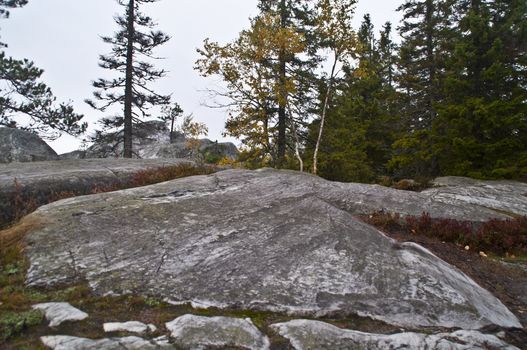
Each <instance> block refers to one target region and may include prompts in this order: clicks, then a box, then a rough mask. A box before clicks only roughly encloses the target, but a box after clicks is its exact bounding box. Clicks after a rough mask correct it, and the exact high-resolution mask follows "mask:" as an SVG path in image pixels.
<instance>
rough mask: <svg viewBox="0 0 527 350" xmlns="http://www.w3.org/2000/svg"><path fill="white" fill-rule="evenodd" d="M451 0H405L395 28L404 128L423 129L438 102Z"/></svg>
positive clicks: (447, 36)
mask: <svg viewBox="0 0 527 350" xmlns="http://www.w3.org/2000/svg"><path fill="white" fill-rule="evenodd" d="M453 1H455V0H406V2H405V3H404V4H403V5H401V7H399V9H398V10H399V11H401V12H402V13H403V21H402V25H401V27H400V28H399V32H400V35H401V37H402V38H403V42H402V44H401V47H400V56H401V59H400V64H399V76H398V84H399V87H400V89H401V90H402V91H404V92H405V93H406V95H407V96H406V98H407V101H408V104H407V109H406V111H405V112H406V114H407V120H408V127H409V128H411V129H412V130H426V129H428V128H429V127H430V125H431V123H432V121H433V119H434V117H435V115H436V110H435V105H436V103H438V102H440V101H441V95H440V93H439V92H440V88H439V86H440V84H441V80H442V74H443V73H444V60H445V58H446V57H447V55H448V52H449V50H448V49H449V39H450V35H451V27H450V21H451V20H452V16H451V15H452V13H451V11H452V10H451V8H452V3H453Z"/></svg>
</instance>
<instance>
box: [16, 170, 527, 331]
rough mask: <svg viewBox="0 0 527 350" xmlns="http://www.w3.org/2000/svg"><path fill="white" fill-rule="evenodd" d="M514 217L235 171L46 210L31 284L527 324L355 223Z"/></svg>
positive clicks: (241, 304) (428, 319) (408, 322)
mask: <svg viewBox="0 0 527 350" xmlns="http://www.w3.org/2000/svg"><path fill="white" fill-rule="evenodd" d="M380 208H384V209H385V210H389V211H394V212H400V213H403V214H408V215H419V214H420V213H421V212H422V211H428V212H429V213H430V214H431V215H432V216H433V217H450V218H457V219H467V218H468V219H472V220H474V221H481V220H486V219H488V218H493V217H495V218H504V217H507V216H506V215H504V214H501V213H499V212H495V211H493V210H490V209H482V208H480V207H479V206H471V205H469V204H466V205H464V206H459V205H456V204H448V203H443V202H437V201H434V199H433V198H430V197H427V196H425V195H423V194H420V193H414V192H405V191H397V190H393V189H389V188H384V187H380V186H371V185H359V184H340V183H332V182H328V181H324V180H322V179H320V178H317V177H314V176H310V175H306V174H301V173H297V172H289V171H274V170H261V171H244V170H228V171H223V172H220V173H217V174H214V175H210V176H197V177H190V178H184V179H179V180H175V181H171V182H166V183H162V184H157V185H153V186H148V187H143V188H136V189H130V190H125V191H119V192H113V193H105V194H100V195H95V196H87V197H79V198H72V199H67V200H64V201H60V202H56V203H54V204H51V205H48V206H45V207H42V208H40V209H39V210H38V211H37V212H35V213H34V214H32V215H31V216H30V217H28V218H27V220H31V222H39V223H40V225H36V226H35V227H34V228H33V229H31V230H30V232H29V233H28V235H27V243H28V248H27V250H26V253H27V257H28V261H29V263H30V268H29V271H28V275H27V283H28V284H29V285H31V286H49V285H56V284H63V283H68V282H80V281H88V283H89V285H90V287H91V288H92V289H93V290H94V291H95V292H96V293H98V294H101V295H104V294H107V293H117V294H119V293H135V294H140V295H148V296H155V297H158V298H163V299H166V300H167V301H170V302H173V303H185V302H189V303H193V305H197V306H200V305H201V306H216V307H219V308H242V309H256V310H270V311H277V312H286V313H289V314H294V315H308V316H321V315H332V314H334V313H336V314H339V315H343V314H344V315H346V314H358V315H360V316H366V317H371V318H374V319H378V320H382V321H385V322H387V323H390V324H395V325H399V326H405V327H423V326H439V327H449V328H450V327H452V328H453V327H459V328H465V329H474V328H480V327H484V326H487V325H491V324H495V325H499V326H504V327H520V323H519V322H518V320H517V319H516V317H515V316H514V315H513V314H512V313H511V312H510V311H509V310H508V309H507V308H506V307H505V306H504V305H503V304H502V303H501V302H500V301H499V300H498V299H496V298H495V297H494V296H492V295H491V294H490V293H489V292H488V291H486V290H484V289H482V288H481V287H479V286H478V285H477V284H476V283H475V282H474V281H472V280H471V279H470V278H469V277H467V276H466V275H465V274H463V273H462V272H461V271H459V270H457V269H456V268H454V267H452V266H450V265H449V264H447V263H445V262H444V261H442V260H440V259H439V258H437V257H436V256H434V255H433V254H432V253H430V252H429V251H428V250H426V249H424V248H422V247H420V246H418V245H416V244H412V243H406V244H399V243H397V242H395V241H394V240H392V239H390V238H388V237H386V236H385V235H383V234H382V233H381V232H379V231H378V230H376V229H375V228H373V227H371V226H369V225H366V224H364V223H363V222H361V221H359V220H358V219H357V218H356V217H355V215H354V214H358V213H364V212H368V211H371V210H379V209H380Z"/></svg>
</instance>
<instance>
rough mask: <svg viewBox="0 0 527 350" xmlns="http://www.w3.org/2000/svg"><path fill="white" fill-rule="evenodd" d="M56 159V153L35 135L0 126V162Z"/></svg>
mask: <svg viewBox="0 0 527 350" xmlns="http://www.w3.org/2000/svg"><path fill="white" fill-rule="evenodd" d="M57 159H58V156H57V153H55V151H54V150H53V149H52V148H51V147H50V146H49V145H48V144H47V143H46V142H44V141H43V140H42V139H41V138H40V137H38V136H37V135H35V134H32V133H30V132H27V131H23V130H19V129H12V128H2V127H0V163H11V162H36V161H44V160H57Z"/></svg>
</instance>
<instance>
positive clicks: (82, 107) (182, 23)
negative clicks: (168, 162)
mask: <svg viewBox="0 0 527 350" xmlns="http://www.w3.org/2000/svg"><path fill="white" fill-rule="evenodd" d="M400 3H402V0H360V1H359V5H358V7H357V12H356V16H355V22H356V26H358V24H359V23H360V21H361V19H362V16H363V15H364V14H365V13H370V14H371V15H372V18H373V21H374V23H375V25H376V29H377V30H379V29H380V28H381V25H382V24H383V23H384V22H386V21H392V22H394V23H397V22H398V21H399V19H400V15H399V14H398V13H397V12H395V8H397V6H398V5H399V4H400ZM256 4H257V0H163V1H160V2H158V3H156V4H154V5H145V6H144V9H143V11H144V12H145V13H147V14H148V15H150V16H151V17H153V18H154V19H155V20H156V22H157V23H158V24H159V26H158V28H159V29H161V30H163V31H165V32H166V33H167V34H169V35H171V36H172V40H170V41H169V42H168V43H167V44H165V45H164V46H163V47H160V48H159V50H158V51H156V53H157V54H158V55H159V56H163V57H166V59H165V60H162V61H159V62H158V64H157V66H158V67H160V68H165V69H166V70H168V71H169V74H168V76H167V77H166V78H163V79H161V80H160V81H159V82H158V83H157V84H156V85H155V87H156V88H157V89H158V90H159V91H160V92H162V93H167V94H169V93H172V94H173V99H174V100H175V101H177V102H179V103H180V104H181V106H182V107H183V109H184V110H185V112H186V113H193V114H194V116H195V119H196V120H198V121H202V122H204V123H206V124H207V126H208V127H209V138H211V139H219V140H222V139H224V138H223V137H222V135H221V134H222V132H223V128H224V123H225V120H226V112H225V111H221V110H216V109H209V108H206V107H203V106H201V103H202V102H203V101H204V100H205V99H206V98H207V95H206V93H204V92H202V91H203V90H205V89H206V88H207V87H210V86H211V85H214V84H215V83H216V82H215V81H214V79H205V78H202V77H200V76H199V75H198V74H197V72H196V71H194V70H193V66H194V62H195V61H196V59H197V58H198V55H197V53H196V48H198V47H201V46H202V45H201V44H202V42H203V39H205V38H207V37H209V38H211V39H212V40H214V41H218V42H220V43H226V42H228V41H231V40H233V39H234V38H236V36H237V34H238V33H239V32H240V31H241V30H242V29H244V28H247V26H248V24H249V17H251V16H254V15H255V14H256V13H257V9H256ZM120 12H121V7H120V6H118V5H117V3H116V1H113V0H30V1H29V4H28V5H27V6H25V7H24V8H22V9H16V10H13V11H11V18H10V19H8V20H2V21H1V22H0V28H1V30H0V35H1V41H3V42H6V43H7V44H8V45H9V47H8V48H7V50H6V51H7V54H8V55H10V56H13V57H15V58H29V59H31V60H33V61H34V62H35V64H36V65H37V67H39V68H42V69H44V70H45V73H44V75H43V81H44V82H45V83H46V84H48V85H49V86H50V87H51V88H52V89H53V92H54V94H55V95H56V96H57V98H58V100H59V101H71V102H72V103H73V106H74V107H75V109H76V111H77V112H78V113H83V114H84V115H85V116H86V117H85V120H86V121H88V122H89V124H90V131H93V130H94V127H95V123H96V121H97V120H98V119H100V118H102V117H103V116H105V114H104V113H101V112H98V111H95V110H93V109H91V108H90V107H89V106H88V105H86V104H85V103H84V102H83V101H84V99H86V98H89V97H91V94H92V92H93V88H92V87H91V81H92V80H94V79H97V78H100V77H105V76H108V75H107V74H108V73H106V72H104V71H103V70H102V69H100V68H99V67H98V65H97V63H98V57H99V55H100V54H105V53H108V52H109V50H110V46H109V45H106V44H104V43H103V42H102V41H101V40H100V35H111V34H112V33H113V32H114V31H115V29H116V25H115V23H114V20H113V17H114V15H115V14H118V13H120ZM231 141H234V140H231ZM79 144H80V141H79V140H76V139H74V138H72V137H70V136H64V137H62V138H60V139H59V140H57V141H54V142H52V143H51V146H52V147H53V148H54V149H55V150H56V151H57V152H58V153H64V152H69V151H72V150H75V149H77V148H78V146H79Z"/></svg>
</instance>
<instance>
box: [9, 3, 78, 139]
mask: <svg viewBox="0 0 527 350" xmlns="http://www.w3.org/2000/svg"><path fill="white" fill-rule="evenodd" d="M25 4H27V1H26V0H0V18H8V17H9V9H11V8H17V7H21V6H23V5H25ZM6 47H7V45H6V44H3V43H0V49H1V48H6ZM43 72H44V71H43V70H42V69H39V68H37V67H35V65H34V63H33V62H31V61H29V60H27V59H23V60H17V59H14V58H11V57H8V56H7V55H6V53H5V52H4V51H0V125H3V126H7V127H13V128H21V129H24V130H28V131H32V132H36V133H39V134H40V135H41V136H43V137H45V138H48V139H56V138H57V137H59V136H60V134H61V133H62V132H66V133H69V134H71V135H75V136H77V135H79V134H82V133H83V132H84V131H85V130H86V127H87V125H86V124H85V123H81V119H82V118H83V116H82V115H79V114H76V113H74V111H73V108H72V107H71V105H69V104H64V103H62V104H59V105H58V106H56V105H55V102H56V98H55V97H54V96H53V93H52V92H51V89H50V88H49V87H48V86H46V85H45V84H44V83H42V82H40V81H39V79H40V78H41V76H42V74H43Z"/></svg>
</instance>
